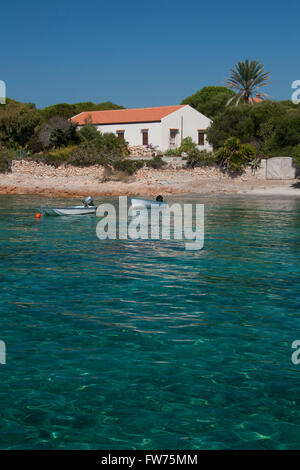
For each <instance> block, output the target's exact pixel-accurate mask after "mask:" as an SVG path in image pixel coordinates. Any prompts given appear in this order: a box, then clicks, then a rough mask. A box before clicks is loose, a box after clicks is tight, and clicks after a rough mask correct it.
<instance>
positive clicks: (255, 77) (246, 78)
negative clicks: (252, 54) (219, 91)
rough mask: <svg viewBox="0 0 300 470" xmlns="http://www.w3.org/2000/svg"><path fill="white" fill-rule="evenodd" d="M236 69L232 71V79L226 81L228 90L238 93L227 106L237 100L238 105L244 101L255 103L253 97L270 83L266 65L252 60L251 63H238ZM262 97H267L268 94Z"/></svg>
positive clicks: (263, 94) (262, 94)
mask: <svg viewBox="0 0 300 470" xmlns="http://www.w3.org/2000/svg"><path fill="white" fill-rule="evenodd" d="M234 67H235V68H234V69H231V70H230V72H231V74H230V77H229V78H226V79H225V83H226V86H227V88H230V89H232V90H234V91H235V92H236V94H235V95H234V96H233V97H232V98H230V99H229V100H228V102H227V105H228V104H230V103H231V102H232V101H233V100H234V99H236V100H237V101H236V104H237V105H238V104H239V102H240V100H241V99H242V100H243V101H244V102H245V103H253V100H251V96H252V95H253V94H254V93H255V92H256V91H257V90H258V89H260V88H262V87H263V86H266V85H267V84H268V83H270V82H269V81H268V80H269V78H270V72H265V71H264V65H263V64H260V63H259V62H258V60H252V61H251V62H249V61H248V59H247V60H245V62H238V63H237V64H235V66H234ZM260 95H261V96H263V97H266V96H267V94H266V93H261V92H260Z"/></svg>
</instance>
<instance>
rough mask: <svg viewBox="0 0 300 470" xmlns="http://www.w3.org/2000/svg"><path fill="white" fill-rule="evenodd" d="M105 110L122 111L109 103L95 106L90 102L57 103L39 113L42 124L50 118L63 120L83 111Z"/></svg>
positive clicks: (121, 107)
mask: <svg viewBox="0 0 300 470" xmlns="http://www.w3.org/2000/svg"><path fill="white" fill-rule="evenodd" d="M106 109H124V108H123V106H118V105H117V104H115V103H112V102H111V101H105V102H104V103H99V104H95V103H93V102H92V101H87V102H84V103H74V104H68V103H59V104H54V105H52V106H47V107H46V108H44V109H40V110H39V113H40V116H41V119H42V121H43V122H45V121H49V119H51V118H52V117H56V116H58V117H61V118H63V119H69V118H70V117H72V116H75V115H76V114H80V113H82V112H84V111H104V110H106Z"/></svg>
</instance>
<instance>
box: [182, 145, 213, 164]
mask: <svg viewBox="0 0 300 470" xmlns="http://www.w3.org/2000/svg"><path fill="white" fill-rule="evenodd" d="M215 165H216V160H215V156H214V155H213V154H212V153H210V152H207V151H206V150H202V151H200V150H198V149H195V150H193V151H192V152H190V154H189V155H188V156H187V158H186V166H187V167H188V168H195V167H197V166H198V167H199V166H215Z"/></svg>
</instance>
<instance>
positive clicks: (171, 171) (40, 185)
mask: <svg viewBox="0 0 300 470" xmlns="http://www.w3.org/2000/svg"><path fill="white" fill-rule="evenodd" d="M186 193H198V194H213V193H226V194H233V193H237V194H255V195H270V196H272V195H279V196H298V197H299V196H300V183H299V180H265V179H263V178H262V177H261V176H260V172H259V171H257V172H256V173H255V174H252V173H251V170H250V169H249V170H247V171H246V172H245V173H244V174H243V175H241V176H239V177H236V178H231V177H230V176H227V175H224V174H223V173H222V172H221V171H220V170H219V169H216V168H195V169H194V170H191V169H186V168H178V167H177V168H176V167H175V166H174V165H172V164H169V165H168V166H167V168H166V169H164V170H153V169H150V168H147V167H144V168H142V169H141V170H139V171H138V172H137V173H136V174H135V175H133V176H124V175H120V174H119V175H118V174H115V175H112V176H107V175H106V174H105V171H104V168H103V167H102V166H99V165H95V166H91V167H85V168H79V167H72V166H68V167H59V168H54V167H53V166H48V165H44V164H42V163H35V162H29V161H25V160H23V161H14V162H13V166H12V172H11V173H9V174H1V175H0V194H40V195H43V196H60V197H74V196H75V197H83V196H86V195H88V194H92V195H93V196H118V195H128V196H129V195H136V196H142V195H148V196H151V195H156V194H163V195H170V194H186Z"/></svg>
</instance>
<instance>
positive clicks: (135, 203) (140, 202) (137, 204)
mask: <svg viewBox="0 0 300 470" xmlns="http://www.w3.org/2000/svg"><path fill="white" fill-rule="evenodd" d="M131 205H132V207H133V208H134V209H144V208H146V209H151V206H154V207H161V208H163V207H165V206H166V203H165V202H159V201H148V200H147V199H138V198H133V197H132V198H131Z"/></svg>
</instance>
